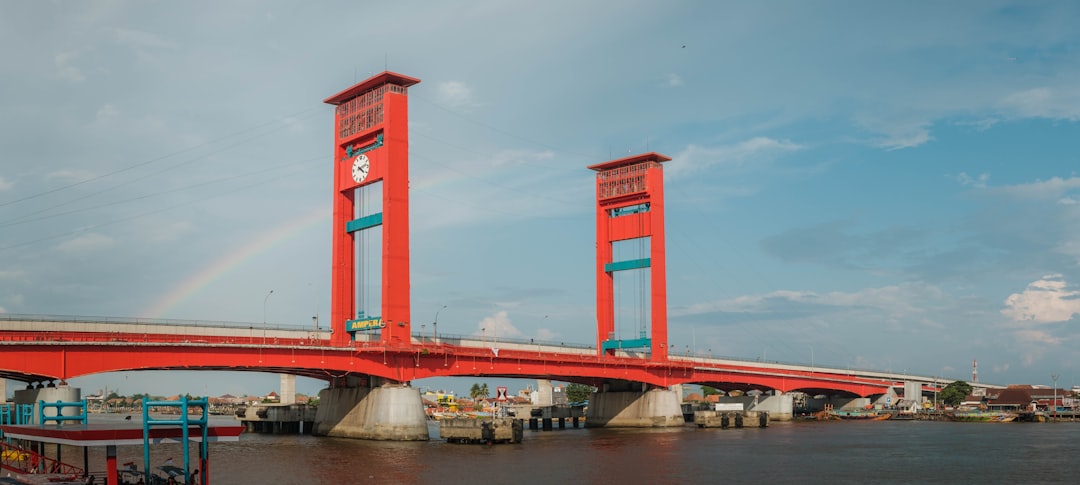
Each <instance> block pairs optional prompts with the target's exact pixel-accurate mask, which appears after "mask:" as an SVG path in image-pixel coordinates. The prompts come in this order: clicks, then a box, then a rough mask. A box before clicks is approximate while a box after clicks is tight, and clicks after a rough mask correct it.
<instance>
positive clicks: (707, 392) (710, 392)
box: [701, 386, 720, 397]
mask: <svg viewBox="0 0 1080 485" xmlns="http://www.w3.org/2000/svg"><path fill="white" fill-rule="evenodd" d="M717 394H720V391H718V390H716V388H715V387H709V386H701V397H709V396H715V395H717Z"/></svg>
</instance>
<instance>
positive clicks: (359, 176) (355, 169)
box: [352, 154, 371, 183]
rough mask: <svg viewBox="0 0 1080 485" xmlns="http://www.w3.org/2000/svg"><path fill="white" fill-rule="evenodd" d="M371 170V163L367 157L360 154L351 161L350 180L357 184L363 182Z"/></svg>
mask: <svg viewBox="0 0 1080 485" xmlns="http://www.w3.org/2000/svg"><path fill="white" fill-rule="evenodd" d="M370 170H371V161H370V160H368V157H367V155H364V154H360V155H359V156H357V157H356V158H354V159H353V162H352V179H353V180H355V181H356V182H357V183H360V182H363V181H364V179H366V178H367V175H368V171H370Z"/></svg>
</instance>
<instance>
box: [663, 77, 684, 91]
mask: <svg viewBox="0 0 1080 485" xmlns="http://www.w3.org/2000/svg"><path fill="white" fill-rule="evenodd" d="M665 85H666V86H667V87H669V88H677V87H679V86H682V85H683V80H682V78H681V77H679V75H678V74H675V73H671V74H668V75H667V82H666V83H665Z"/></svg>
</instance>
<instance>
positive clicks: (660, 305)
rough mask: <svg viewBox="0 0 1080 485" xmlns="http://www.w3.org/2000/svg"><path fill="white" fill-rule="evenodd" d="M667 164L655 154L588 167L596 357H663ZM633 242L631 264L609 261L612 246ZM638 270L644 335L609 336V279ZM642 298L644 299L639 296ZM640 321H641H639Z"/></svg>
mask: <svg viewBox="0 0 1080 485" xmlns="http://www.w3.org/2000/svg"><path fill="white" fill-rule="evenodd" d="M669 160H671V159H670V158H668V157H666V156H664V155H660V154H659V153H654V152H649V153H644V154H641V155H634V156H631V157H626V158H621V159H618V160H612V161H609V162H604V163H600V164H596V165H591V166H589V168H590V169H592V170H595V171H596V172H597V173H596V323H597V335H596V348H597V349H598V351H599V354H600V355H605V354H607V355H611V354H613V353H614V352H615V351H616V350H619V349H634V348H647V349H649V350H651V352H652V360H655V361H664V360H667V356H668V341H667V340H668V334H667V276H666V273H667V269H666V259H665V250H664V171H663V169H662V167H661V166H660V164H661V163H662V162H666V161H669ZM626 241H637V242H638V247H639V248H641V250H640V251H639V253H647V257H645V256H646V254H639V255H638V257H637V258H635V259H625V260H621V261H615V260H614V251H613V246H614V245H615V244H616V243H624V242H626ZM630 270H641V271H647V272H646V273H645V274H647V275H648V297H647V298H648V300H647V301H642V302H639V303H640V304H641V305H644V304H645V303H646V302H647V303H649V305H650V307H649V311H648V318H649V321H650V323H651V325H650V330H651V332H650V335H646V334H645V328H644V326H642V327H641V328H640V333H639V334H638V335H637V338H631V339H621V338H617V336H616V335H615V303H616V302H615V274H616V273H617V272H620V271H630ZM642 298H645V296H644V292H643V295H642ZM642 317H644V315H642Z"/></svg>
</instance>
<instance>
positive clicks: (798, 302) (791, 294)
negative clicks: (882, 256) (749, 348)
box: [671, 283, 946, 320]
mask: <svg viewBox="0 0 1080 485" xmlns="http://www.w3.org/2000/svg"><path fill="white" fill-rule="evenodd" d="M945 297H946V295H945V294H944V292H942V291H941V290H940V289H939V288H937V287H935V286H931V285H926V284H916V283H912V284H903V285H890V286H883V287H878V288H864V289H861V290H858V291H853V292H843V291H833V292H828V293H818V292H814V291H792V290H779V291H773V292H770V293H766V294H762V295H750V296H740V297H737V298H733V299H729V300H718V301H712V302H706V303H698V304H694V305H690V306H688V307H685V308H679V309H672V310H671V314H672V316H685V315H697V314H706V313H715V312H751V313H775V312H791V311H793V310H794V311H796V312H799V313H803V314H806V313H823V312H825V311H826V310H824V308H826V307H832V308H850V309H856V308H858V309H864V310H873V311H874V313H875V314H878V315H881V316H885V317H887V318H888V319H890V320H897V319H902V318H906V317H910V316H913V315H918V314H922V313H924V312H925V310H924V309H923V308H922V307H919V306H916V304H915V302H919V303H921V304H928V303H930V302H934V301H940V300H942V299H944V298H945ZM812 307H818V309H817V310H813V309H812Z"/></svg>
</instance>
